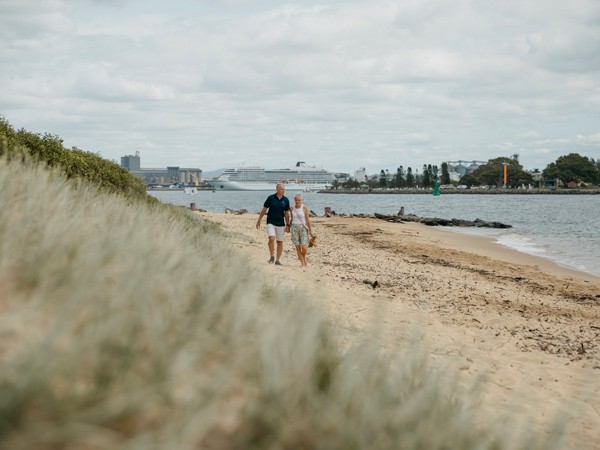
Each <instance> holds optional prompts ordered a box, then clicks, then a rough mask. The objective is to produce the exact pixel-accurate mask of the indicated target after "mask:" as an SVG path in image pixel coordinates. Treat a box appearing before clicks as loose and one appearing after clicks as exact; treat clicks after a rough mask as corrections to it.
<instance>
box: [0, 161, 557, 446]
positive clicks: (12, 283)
mask: <svg viewBox="0 0 600 450" xmlns="http://www.w3.org/2000/svg"><path fill="white" fill-rule="evenodd" d="M0 199H1V207H0V308H1V314H0V336H1V339H0V448H1V449H11V450H20V449H42V450H45V449H63V448H64V449H128V450H129V449H131V450H137V449H140V450H141V449H145V450H146V449H297V448H299V449H364V448H374V449H385V448H402V449H470V448H487V449H503V448H552V447H553V446H555V447H557V448H558V447H559V446H560V441H559V440H558V439H555V437H548V436H546V437H545V438H543V439H537V438H536V437H535V436H532V435H527V436H523V435H516V434H515V433H514V432H513V430H508V429H506V428H505V426H504V425H503V424H491V423H490V424H489V425H488V426H484V427H475V426H473V423H474V421H473V417H474V415H476V413H477V410H476V408H475V407H467V405H469V404H471V405H473V404H476V398H474V397H469V394H468V393H465V392H462V393H460V392H459V391H458V390H456V389H455V388H451V387H449V384H448V383H447V382H446V381H445V377H442V376H441V375H440V374H439V373H436V372H434V371H433V370H432V369H430V368H428V367H427V364H426V357H425V355H423V354H413V352H411V350H410V348H406V349H403V350H400V349H399V350H398V352H396V353H394V352H391V353H390V352H387V353H386V354H385V356H383V355H382V354H381V353H380V352H379V349H378V348H377V346H376V345H375V344H371V343H368V342H367V343H364V342H362V343H361V345H360V346H354V347H352V346H351V347H350V348H347V349H345V350H343V351H341V350H340V349H341V346H340V345H339V342H338V339H339V337H338V336H337V335H336V332H335V331H334V330H335V328H334V327H331V326H330V324H329V323H328V322H327V320H326V319H325V318H324V316H323V315H322V314H321V313H320V312H319V310H318V309H317V308H315V307H314V306H312V305H311V303H310V301H307V299H306V298H304V297H303V296H300V295H296V294H295V293H294V292H290V290H289V289H287V290H286V291H285V292H284V291H283V290H282V289H280V288H279V287H277V286H275V285H271V284H269V283H268V282H267V280H266V278H265V276H264V275H262V274H261V273H259V272H257V271H256V270H255V269H252V268H251V267H252V265H251V264H249V263H248V261H246V260H245V259H244V258H243V257H241V256H240V254H239V253H237V252H236V251H235V249H232V248H231V246H230V245H229V243H228V241H227V238H226V237H224V236H223V234H222V233H221V232H220V231H219V230H218V229H216V228H215V227H214V226H211V225H210V224H208V223H206V222H204V221H202V220H201V219H200V218H198V217H197V216H195V215H192V214H191V213H188V212H186V211H184V210H182V209H177V208H168V207H165V206H163V205H155V206H150V205H149V204H145V203H143V202H133V203H132V202H129V201H127V199H126V198H124V197H122V196H121V197H118V196H114V195H108V194H106V193H102V192H99V191H98V189H97V188H96V187H92V186H91V185H87V184H85V182H82V181H73V180H67V179H66V178H65V177H64V176H62V175H61V174H60V173H58V172H52V171H49V170H48V169H46V168H41V167H37V166H23V165H21V164H15V163H10V164H8V163H7V162H6V161H5V160H3V161H2V160H0ZM459 394H460V395H459Z"/></svg>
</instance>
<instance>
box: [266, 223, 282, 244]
mask: <svg viewBox="0 0 600 450" xmlns="http://www.w3.org/2000/svg"><path fill="white" fill-rule="evenodd" d="M267 235H269V236H275V240H277V241H281V242H283V237H284V236H285V227H276V226H275V225H273V224H272V223H268V224H267Z"/></svg>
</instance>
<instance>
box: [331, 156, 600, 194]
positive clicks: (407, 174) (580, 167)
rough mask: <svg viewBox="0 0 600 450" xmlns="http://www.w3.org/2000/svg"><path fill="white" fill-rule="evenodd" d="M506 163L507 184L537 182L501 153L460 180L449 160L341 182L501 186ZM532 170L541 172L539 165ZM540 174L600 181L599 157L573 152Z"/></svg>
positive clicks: (399, 186) (353, 185) (565, 180)
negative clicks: (452, 175)
mask: <svg viewBox="0 0 600 450" xmlns="http://www.w3.org/2000/svg"><path fill="white" fill-rule="evenodd" d="M505 167H506V185H507V186H508V187H511V186H512V187H516V186H521V185H528V184H535V180H534V178H533V176H532V174H531V173H530V172H527V171H525V170H524V169H523V166H522V165H521V164H519V161H517V160H516V159H512V158H508V157H505V156H500V157H497V158H493V159H490V160H488V162H487V163H486V164H483V165H481V166H479V167H478V168H477V169H476V170H475V171H473V172H472V173H468V174H465V175H464V176H462V178H461V179H460V180H459V181H458V182H453V181H452V180H451V179H450V173H449V171H448V164H447V163H442V165H441V167H438V166H437V165H431V164H423V167H422V169H421V172H419V170H418V169H416V170H414V171H413V169H412V168H411V167H407V168H406V169H404V167H403V166H399V167H398V168H397V169H396V172H393V173H390V172H389V170H383V169H382V170H381V172H380V173H379V175H376V176H372V177H370V178H368V179H367V180H366V181H364V182H359V181H357V180H354V179H350V180H347V181H346V182H345V183H343V185H342V186H343V187H344V188H347V189H354V188H360V187H365V186H364V185H366V186H367V187H369V188H371V189H374V188H384V189H402V188H417V187H420V188H432V187H433V186H434V184H435V183H436V181H437V182H438V184H440V185H450V184H455V185H465V186H467V187H469V188H470V187H473V186H481V185H484V186H496V187H501V186H503V185H504V173H505ZM532 172H533V173H540V172H539V170H538V169H534V170H533V171H532ZM541 176H542V177H543V179H546V180H560V181H561V182H562V183H563V184H564V185H567V184H568V183H570V182H575V183H577V184H580V183H584V184H585V183H587V184H598V183H600V159H598V160H594V158H588V157H586V156H581V155H579V154H577V153H570V154H568V155H565V156H560V157H559V158H558V159H557V160H556V161H555V162H552V163H550V164H548V166H547V167H546V168H545V169H544V170H543V171H542V172H541ZM339 186H340V183H338V182H337V181H335V182H334V188H336V189H337V188H338V187H339Z"/></svg>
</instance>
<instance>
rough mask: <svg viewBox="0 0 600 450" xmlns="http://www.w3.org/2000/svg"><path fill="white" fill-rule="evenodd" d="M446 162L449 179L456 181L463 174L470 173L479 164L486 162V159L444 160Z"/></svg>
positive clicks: (477, 167)
mask: <svg viewBox="0 0 600 450" xmlns="http://www.w3.org/2000/svg"><path fill="white" fill-rule="evenodd" d="M445 162H446V164H448V174H449V175H450V179H451V180H455V181H458V180H460V179H461V178H462V177H464V176H465V175H471V174H472V173H473V172H475V171H476V170H477V169H479V166H482V165H484V164H487V161H462V160H460V161H445Z"/></svg>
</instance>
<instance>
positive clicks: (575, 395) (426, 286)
mask: <svg viewBox="0 0 600 450" xmlns="http://www.w3.org/2000/svg"><path fill="white" fill-rule="evenodd" d="M199 214H201V215H202V216H203V217H204V218H206V219H208V220H211V221H214V222H217V223H220V224H222V225H224V226H225V227H226V228H227V229H230V230H231V231H236V232H239V233H241V234H243V235H245V236H247V237H250V238H252V239H254V240H255V242H248V240H247V239H245V240H244V239H235V238H234V242H235V243H236V244H237V245H239V246H240V247H242V248H243V249H244V251H247V252H249V254H250V256H251V259H252V261H255V263H256V265H257V266H260V267H261V270H263V271H264V273H265V276H273V275H275V277H279V278H280V280H281V282H282V283H285V284H289V285H290V288H293V287H294V286H299V287H301V288H302V289H307V290H308V291H309V292H310V293H311V295H312V296H313V297H314V298H316V299H317V300H318V301H319V302H322V303H323V304H324V305H325V306H326V307H327V308H328V309H329V311H330V313H331V315H332V316H333V317H334V318H335V319H336V320H337V322H338V323H340V325H341V327H342V328H344V329H346V330H348V332H347V333H346V336H347V339H360V338H361V336H364V334H365V333H366V334H368V335H371V336H373V335H374V336H375V337H376V338H377V339H381V340H382V344H383V345H385V342H386V341H387V342H394V341H398V340H403V339H406V338H408V337H409V336H410V335H411V334H412V335H414V333H415V330H418V331H417V332H418V333H420V334H422V340H421V342H422V343H423V347H424V348H425V349H426V351H428V352H429V354H430V355H431V359H432V361H434V363H435V364H440V365H442V366H443V367H445V368H447V370H455V371H458V372H459V373H460V374H461V377H462V380H464V381H465V382H469V380H471V379H473V378H474V377H478V376H481V375H485V382H484V389H485V392H484V403H485V405H488V406H487V407H484V409H482V414H485V408H488V409H496V410H497V411H500V412H501V413H502V408H501V405H504V404H506V405H514V404H515V403H517V404H518V405H519V406H520V408H521V409H522V412H523V413H524V414H529V415H530V416H532V418H533V419H534V420H536V423H535V424H534V425H533V426H536V427H548V426H550V423H549V422H550V420H551V419H552V418H553V417H554V416H555V413H556V411H557V410H558V409H559V408H560V409H561V411H563V412H565V413H566V414H567V415H568V416H569V417H570V418H571V426H570V428H569V433H570V434H571V436H573V437H574V438H575V439H580V440H581V441H582V442H583V447H581V445H578V448H598V449H600V347H599V343H600V339H599V337H600V317H599V313H600V279H599V278H597V277H593V276H591V275H586V274H584V273H581V272H576V271H570V270H568V269H564V268H561V267H559V266H557V265H556V264H554V263H552V262H550V261H546V260H544V259H541V258H536V257H533V256H528V255H525V254H522V253H519V252H516V251H512V250H508V249H504V248H501V247H499V246H496V245H494V244H492V243H491V242H490V240H489V239H486V238H481V237H473V236H466V235H462V234H457V233H452V232H448V231H444V230H440V229H437V228H431V227H427V226H424V225H420V224H414V223H405V224H396V223H388V222H385V221H380V220H376V219H348V218H323V217H318V218H314V219H312V221H313V226H314V229H315V232H316V233H317V235H318V238H319V239H318V242H319V246H318V247H317V248H316V249H310V250H309V257H308V260H309V264H310V265H309V267H308V268H307V269H302V268H301V267H300V266H299V262H298V260H297V257H296V252H295V249H294V248H293V246H292V244H291V240H290V239H289V235H287V236H286V242H285V245H284V255H283V258H282V263H284V264H285V265H284V266H283V267H276V266H274V265H270V264H267V259H268V256H269V255H268V250H267V246H266V231H265V230H264V225H263V227H262V228H261V230H258V231H257V230H256V228H255V224H256V220H257V217H258V215H256V214H244V215H233V214H215V213H199ZM365 280H368V281H371V282H375V281H377V283H378V286H377V287H376V288H374V287H372V286H371V285H369V284H366V283H365ZM424 330H426V331H424ZM490 405H493V406H490ZM505 413H506V414H510V411H505ZM580 444H581V443H580Z"/></svg>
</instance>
